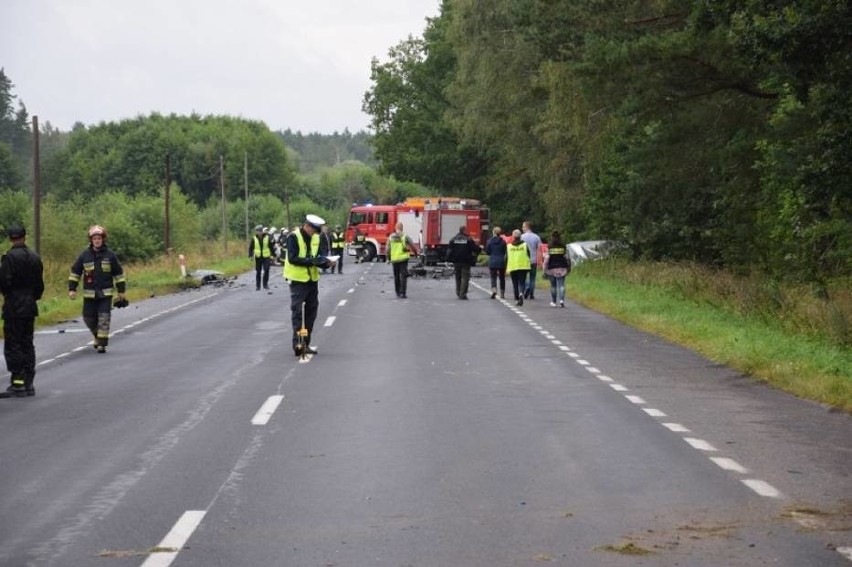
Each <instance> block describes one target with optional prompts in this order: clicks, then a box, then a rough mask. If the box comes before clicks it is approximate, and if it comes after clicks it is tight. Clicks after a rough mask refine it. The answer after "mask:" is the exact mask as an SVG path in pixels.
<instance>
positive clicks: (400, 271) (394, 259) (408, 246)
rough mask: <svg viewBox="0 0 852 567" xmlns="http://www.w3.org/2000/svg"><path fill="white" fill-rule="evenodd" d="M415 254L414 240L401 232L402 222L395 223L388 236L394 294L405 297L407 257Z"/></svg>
mask: <svg viewBox="0 0 852 567" xmlns="http://www.w3.org/2000/svg"><path fill="white" fill-rule="evenodd" d="M416 255H417V249H416V248H414V241H413V240H411V238H410V237H409V236H408V235H406V234H405V233H404V232H402V223H401V222H398V223H396V231H395V232H394V233H393V234H391V235H390V236H388V258H389V259H390V262H391V265H392V266H393V288H394V291H396V296H397V297H398V298H400V299H406V298H407V297H408V296H407V295H406V288H407V287H408V286H407V284H408V259H409V258H410V257H411V256H416Z"/></svg>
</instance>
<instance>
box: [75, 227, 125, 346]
mask: <svg viewBox="0 0 852 567" xmlns="http://www.w3.org/2000/svg"><path fill="white" fill-rule="evenodd" d="M106 240H107V231H106V229H105V228H104V227H102V226H100V225H93V226H91V227H89V247H88V248H86V249H85V250H83V252H82V253H81V254H80V256H79V257H77V260H76V261H75V262H74V265H72V266H71V275H69V276H68V297H69V298H71V299H72V300H74V299H77V286H78V284H79V283H80V280H82V281H83V322H84V323H86V327H88V328H89V331H91V333H92V336H93V337H94V338H95V341H94V343H93V346H94V348H95V350H96V351H98V352H99V353H105V352H106V347H107V345H108V344H109V326H110V320H111V317H112V296H113V295H114V294H115V293H116V292H118V298H119V299H120V300H121V301H124V300H125V298H124V292H125V291H126V287H127V280H126V279H125V277H124V268H122V267H121V263H120V262H119V261H118V257H117V256H116V255H115V252H113V251H112V250H110V249H109V248H108V247H107V244H106Z"/></svg>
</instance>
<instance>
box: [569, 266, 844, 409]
mask: <svg viewBox="0 0 852 567" xmlns="http://www.w3.org/2000/svg"><path fill="white" fill-rule="evenodd" d="M646 268H647V270H644V271H643V275H642V276H641V277H637V275H636V271H635V270H636V266H635V264H631V263H627V262H624V261H620V260H612V261H605V262H590V263H585V264H581V265H580V266H578V267H577V268H576V269H575V270H574V271H573V272H572V273H571V275H570V276H569V278H568V282H567V286H566V287H567V290H568V295H569V296H570V297H571V298H572V299H574V300H575V301H577V302H578V303H580V304H582V305H585V306H587V307H589V308H591V309H594V310H595V311H599V312H601V313H605V314H607V315H609V316H611V317H613V318H615V319H618V320H620V321H622V322H624V323H627V324H628V325H631V326H633V327H636V328H639V329H642V330H644V331H647V332H650V333H653V334H655V335H657V336H660V337H664V338H666V339H668V340H670V341H672V342H675V343H678V344H680V345H683V346H685V347H687V348H690V349H692V350H694V351H696V352H698V353H700V354H702V355H704V356H706V357H707V358H709V359H710V360H713V361H715V362H719V363H722V364H725V365H728V366H730V367H732V368H735V369H737V370H738V371H740V372H742V373H743V374H745V375H748V376H751V377H754V378H757V379H759V380H762V381H765V382H766V383H768V384H770V385H772V386H774V387H776V388H780V389H782V390H785V391H787V392H790V393H792V394H794V395H796V396H799V397H801V398H806V399H809V400H815V401H818V402H822V403H825V404H829V405H831V406H832V407H834V408H837V409H840V410H844V411H847V412H852V349H850V347H849V345H848V344H847V343H844V342H838V340H837V339H836V334H837V333H836V332H833V331H832V330H831V329H819V328H814V323H813V321H811V323H810V326H807V325H802V326H800V327H799V328H793V327H792V326H791V325H790V324H789V319H790V318H791V317H777V318H772V317H770V316H767V314H766V313H765V312H756V311H752V312H748V313H743V310H742V309H741V308H740V307H739V306H738V302H739V299H738V297H739V296H740V295H747V294H749V293H750V292H749V291H748V290H747V288H748V283H747V282H745V281H740V287H742V288H743V290H744V291H743V292H742V294H737V297H731V296H730V294H729V293H727V292H726V293H714V292H713V290H714V284H713V278H714V277H715V276H713V275H712V274H709V273H707V274H703V275H702V277H700V278H699V279H700V280H701V286H702V291H701V293H693V292H692V291H691V290H693V289H694V288H695V286H694V285H693V284H692V283H690V282H691V281H692V280H694V279H696V275H695V268H694V267H693V266H683V267H680V268H678V267H672V266H671V265H668V266H666V268H665V269H662V267H661V266H660V265H658V264H656V265H648V266H646ZM678 272H680V274H679V275H678ZM718 277H719V279H720V280H722V279H724V280H725V281H726V282H727V281H728V280H730V278H731V276H730V275H727V274H724V275H721V274H720V275H719V276H718ZM722 287H725V289H729V285H728V284H725V285H724V286H722V285H719V289H721V288H722ZM685 290H690V291H685ZM844 309H845V308H844ZM829 310H832V311H834V312H837V310H838V306H837V305H832V306H830V307H829Z"/></svg>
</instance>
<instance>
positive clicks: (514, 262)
mask: <svg viewBox="0 0 852 567" xmlns="http://www.w3.org/2000/svg"><path fill="white" fill-rule="evenodd" d="M506 254H507V256H508V259H507V260H506V273H507V274H511V273H512V272H514V271H515V270H529V269H530V256H529V252H528V251H527V243H526V242H521V243H520V244H513V243H510V244H508V245H507V246H506Z"/></svg>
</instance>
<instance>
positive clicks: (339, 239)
mask: <svg viewBox="0 0 852 567" xmlns="http://www.w3.org/2000/svg"><path fill="white" fill-rule="evenodd" d="M345 247H346V233H345V232H343V230H342V229H341V227H340V225H339V224H338V225H335V227H334V230H333V231H332V232H331V255H332V256H340V259H338V260H337V273H338V274H342V273H343V251H344V248H345ZM331 272H332V273H334V270H332V271H331Z"/></svg>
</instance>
